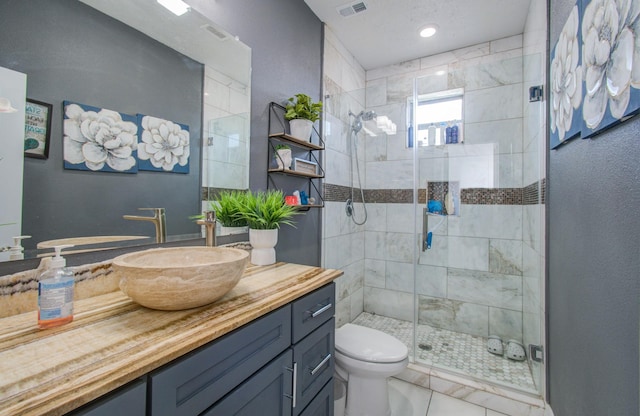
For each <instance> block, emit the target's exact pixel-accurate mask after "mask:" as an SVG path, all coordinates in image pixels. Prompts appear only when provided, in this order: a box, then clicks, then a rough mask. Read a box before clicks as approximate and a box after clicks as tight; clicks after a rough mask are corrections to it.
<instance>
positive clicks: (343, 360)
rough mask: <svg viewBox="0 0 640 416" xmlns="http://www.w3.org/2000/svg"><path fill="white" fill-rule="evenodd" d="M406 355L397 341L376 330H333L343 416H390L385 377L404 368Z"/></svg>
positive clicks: (357, 327) (354, 327)
mask: <svg viewBox="0 0 640 416" xmlns="http://www.w3.org/2000/svg"><path fill="white" fill-rule="evenodd" d="M408 355H409V350H408V349H407V346H406V345H404V344H403V343H402V342H401V341H400V340H398V339H397V338H395V337H393V336H391V335H388V334H385V333H384V332H381V331H378V330H376V329H371V328H367V327H364V326H360V325H354V324H345V325H344V326H342V327H340V328H338V329H336V336H335V363H336V373H337V374H338V376H339V377H340V378H342V379H343V380H345V381H346V382H347V407H346V409H345V413H344V414H345V416H390V415H391V409H390V408H389V391H388V388H387V378H389V377H391V376H394V375H397V374H399V373H401V372H402V370H404V369H405V368H406V367H407V364H408V363H409V358H408Z"/></svg>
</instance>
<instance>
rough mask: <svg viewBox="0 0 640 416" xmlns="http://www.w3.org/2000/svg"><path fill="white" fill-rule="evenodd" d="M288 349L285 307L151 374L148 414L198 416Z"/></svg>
mask: <svg viewBox="0 0 640 416" xmlns="http://www.w3.org/2000/svg"><path fill="white" fill-rule="evenodd" d="M290 345H291V308H290V306H289V305H287V306H283V307H282V308H280V309H278V310H276V311H274V312H271V313H270V314H268V315H265V316H263V317H262V318H259V319H257V320H255V321H253V322H252V323H250V324H247V325H245V326H243V327H241V328H238V329H236V330H235V331H233V332H231V333H230V334H227V335H225V336H224V337H222V338H220V339H217V340H215V341H213V342H212V343H210V344H208V345H206V346H204V347H202V348H201V349H199V350H197V351H195V352H194V353H192V354H190V355H188V356H186V358H183V359H178V360H176V361H175V362H174V363H171V364H169V365H168V366H166V367H163V368H162V369H160V370H158V371H155V372H153V373H152V374H151V376H150V383H151V399H150V405H151V414H153V415H154V416H195V415H198V414H200V413H201V412H203V411H204V410H206V409H207V408H209V407H210V406H211V405H212V404H214V403H215V402H217V401H218V400H220V399H221V398H222V397H223V396H224V395H225V394H227V393H228V392H230V391H231V390H233V389H234V388H235V387H236V386H238V385H239V384H240V383H242V382H243V381H244V380H245V379H247V377H249V376H251V374H253V373H255V372H256V371H257V370H258V369H260V368H261V367H263V366H264V365H265V364H267V363H268V362H269V361H271V360H272V359H273V358H275V357H277V356H278V355H279V354H280V353H281V352H283V351H284V350H286V349H287V348H289V346H290Z"/></svg>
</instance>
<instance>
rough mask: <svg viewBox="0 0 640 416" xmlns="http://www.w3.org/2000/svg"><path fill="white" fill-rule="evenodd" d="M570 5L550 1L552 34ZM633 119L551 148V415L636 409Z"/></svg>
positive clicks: (638, 228) (636, 123)
mask: <svg viewBox="0 0 640 416" xmlns="http://www.w3.org/2000/svg"><path fill="white" fill-rule="evenodd" d="M574 4H575V1H574V0H552V1H551V8H550V11H551V14H550V16H551V17H550V18H551V21H550V31H551V33H550V39H551V45H552V46H553V45H555V43H556V41H557V39H558V34H559V33H560V31H561V30H562V27H563V25H564V22H565V21H566V19H567V16H568V14H569V12H570V10H571V7H572V6H573V5H574ZM639 137H640V118H639V117H638V116H636V117H635V118H633V119H631V120H629V121H627V122H626V123H624V124H622V125H619V126H617V127H614V128H612V129H611V130H609V131H606V132H605V133H603V134H601V135H599V136H597V137H595V138H594V139H588V140H582V139H575V140H573V141H571V142H569V143H567V144H565V145H563V146H561V147H560V148H558V149H557V150H551V151H550V154H549V164H548V176H547V177H548V181H547V183H548V184H549V195H548V196H549V197H548V231H547V236H548V256H547V259H548V285H547V289H548V294H547V313H548V324H547V327H548V328H547V329H548V343H547V345H548V368H549V372H548V375H549V377H548V384H549V385H548V388H549V402H550V404H551V407H552V408H553V411H554V413H555V415H556V416H575V415H580V416H590V415H593V416H602V415H625V416H626V415H637V414H638V392H639V385H638V365H639V363H638V293H639V290H640V285H639V279H640V243H639V242H640V220H639V219H638V215H637V211H638V207H640V140H639Z"/></svg>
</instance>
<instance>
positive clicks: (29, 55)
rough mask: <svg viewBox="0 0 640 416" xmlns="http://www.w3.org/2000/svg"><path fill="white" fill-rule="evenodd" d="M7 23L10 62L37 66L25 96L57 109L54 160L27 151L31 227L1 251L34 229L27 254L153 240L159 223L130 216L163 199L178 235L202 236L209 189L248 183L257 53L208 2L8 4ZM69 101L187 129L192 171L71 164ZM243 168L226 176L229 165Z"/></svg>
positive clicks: (5, 232) (0, 62)
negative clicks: (66, 145) (103, 240)
mask: <svg viewBox="0 0 640 416" xmlns="http://www.w3.org/2000/svg"><path fill="white" fill-rule="evenodd" d="M23 3H28V4H23ZM0 25H2V27H3V30H5V31H6V33H7V36H3V37H2V39H0V49H1V50H3V53H2V55H1V56H0V67H4V68H8V69H10V70H13V71H17V72H20V73H24V74H26V97H27V98H29V99H33V100H38V101H42V102H46V103H48V104H51V105H52V108H53V111H52V114H51V116H52V117H51V118H52V125H51V138H50V146H49V147H50V149H49V150H50V151H49V156H48V158H46V159H36V158H25V159H24V170H23V172H24V176H23V183H22V188H23V198H22V219H21V221H20V220H18V221H16V222H17V224H21V226H17V228H16V227H13V228H12V226H0V247H5V246H9V245H11V242H12V241H11V237H12V236H15V235H19V234H27V235H31V236H32V238H31V239H27V240H24V241H23V246H24V247H25V248H26V249H27V250H26V251H25V254H26V257H28V256H29V255H31V256H34V255H37V254H38V253H37V252H35V250H33V249H34V248H35V247H36V244H37V243H39V242H42V241H48V240H54V239H59V238H70V237H90V236H113V235H118V236H147V237H149V238H148V239H145V240H129V241H128V242H126V244H139V243H140V241H143V242H146V241H149V240H150V242H153V240H154V237H155V235H154V226H153V224H151V223H149V222H148V221H128V220H125V219H123V215H150V213H148V212H144V211H138V209H139V208H155V207H163V208H165V210H166V228H167V241H175V240H176V239H180V238H181V237H185V238H194V237H199V236H200V227H199V226H197V225H196V224H195V223H194V222H193V221H192V220H191V219H189V216H191V215H195V214H197V213H199V212H200V211H201V209H202V205H203V201H202V199H203V198H202V195H206V194H205V193H204V192H203V190H208V189H209V188H231V189H246V188H248V168H249V166H248V164H249V155H248V149H249V120H250V117H249V110H250V96H251V50H250V48H249V47H247V46H246V45H244V44H243V43H242V42H240V41H239V40H238V39H236V38H235V37H233V36H231V35H229V34H228V33H227V32H225V31H224V29H222V28H221V27H220V26H219V25H217V24H216V23H214V22H212V21H210V20H209V19H207V18H206V17H205V16H204V15H202V14H201V13H199V12H198V11H197V10H195V9H193V8H192V9H191V10H190V11H189V12H187V13H186V14H184V15H182V16H175V15H173V14H172V13H170V12H169V11H168V10H166V9H164V8H163V7H162V6H161V5H159V4H158V3H157V2H156V1H155V0H129V1H126V2H113V1H112V0H81V1H64V2H59V1H56V2H50V1H48V0H32V1H29V2H4V3H3V4H2V5H0ZM1 95H2V91H0V96H1ZM64 101H73V102H77V103H80V104H83V105H87V106H93V107H98V108H104V109H109V110H113V111H116V112H119V113H122V114H127V115H133V116H135V115H137V114H144V115H149V116H153V117H158V118H162V119H165V120H169V121H172V122H176V123H180V124H184V125H187V126H188V127H189V136H190V141H191V143H190V147H189V149H190V158H189V169H188V172H187V173H172V172H164V171H160V172H154V171H138V172H137V173H134V174H129V173H120V172H116V173H114V172H102V171H91V170H89V169H85V170H70V169H65V168H64V155H63V145H62V143H63V124H64V123H63V111H64V110H63V105H62V103H63V102H64ZM0 122H1V120H0ZM1 126H2V125H1V124H0V128H2V127H1ZM232 168H233V171H234V172H237V173H236V174H235V175H233V176H232V178H233V179H234V182H225V181H224V180H223V178H224V175H220V174H218V173H219V172H229V171H231V170H232ZM5 202H6V201H5V200H4V199H2V200H0V210H1V209H4V208H3V205H4V204H5ZM3 222H5V221H3ZM119 244H120V243H117V244H114V243H113V242H111V241H109V242H108V244H107V246H108V247H112V246H114V245H119ZM103 245H104V244H103ZM48 251H50V250H48ZM6 254H7V253H0V260H6V259H8V257H7V256H6Z"/></svg>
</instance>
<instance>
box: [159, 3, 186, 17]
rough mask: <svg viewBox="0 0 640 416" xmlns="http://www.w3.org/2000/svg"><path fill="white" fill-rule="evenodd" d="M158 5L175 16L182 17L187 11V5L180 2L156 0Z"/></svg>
mask: <svg viewBox="0 0 640 416" xmlns="http://www.w3.org/2000/svg"><path fill="white" fill-rule="evenodd" d="M158 3H160V4H161V5H162V6H164V7H165V8H167V9H169V11H170V12H171V13H173V14H175V15H176V16H182V15H183V14H185V13H186V12H188V11H189V5H188V4H187V3H185V2H183V1H182V0H158Z"/></svg>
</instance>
